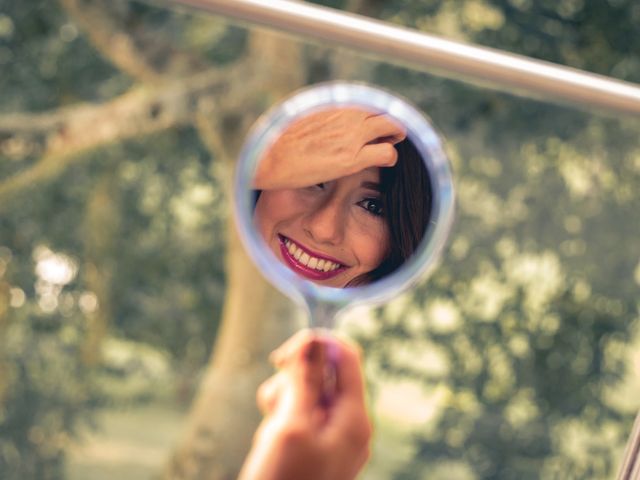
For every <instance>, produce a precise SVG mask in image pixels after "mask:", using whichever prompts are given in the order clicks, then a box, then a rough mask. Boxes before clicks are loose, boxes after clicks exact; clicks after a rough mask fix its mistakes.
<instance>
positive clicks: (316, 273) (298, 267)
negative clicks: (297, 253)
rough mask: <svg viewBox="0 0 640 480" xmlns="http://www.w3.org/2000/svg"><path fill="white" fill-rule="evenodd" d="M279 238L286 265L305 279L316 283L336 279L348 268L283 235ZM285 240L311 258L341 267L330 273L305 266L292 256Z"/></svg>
mask: <svg viewBox="0 0 640 480" xmlns="http://www.w3.org/2000/svg"><path fill="white" fill-rule="evenodd" d="M278 238H279V239H280V253H281V254H282V258H283V259H284V262H285V264H286V265H287V266H288V267H289V268H290V269H291V270H293V271H294V272H296V273H298V274H299V275H302V276H303V277H305V278H308V279H309V280H316V281H320V280H327V279H329V278H333V277H335V276H336V275H339V274H340V273H342V272H343V271H344V270H346V269H347V268H348V267H347V266H346V265H343V264H342V263H340V262H339V261H337V260H336V259H333V258H331V257H328V256H326V255H322V254H319V253H316V252H312V251H310V250H309V249H308V248H305V247H304V246H302V245H300V244H299V243H297V242H294V241H293V240H291V239H290V238H287V237H284V236H282V235H278ZM285 240H289V241H290V242H293V243H294V244H295V246H296V247H298V248H300V249H301V250H303V251H304V252H306V253H307V255H309V256H311V257H315V258H319V259H321V260H326V261H330V262H333V263H336V264H339V265H340V266H339V267H338V268H336V269H335V270H330V271H328V272H324V271H322V270H316V269H315V268H310V267H308V266H307V265H303V264H302V263H300V262H299V261H298V260H296V258H295V257H294V256H293V255H291V253H290V252H289V249H288V248H287V246H286V244H285Z"/></svg>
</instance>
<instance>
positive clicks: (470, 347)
mask: <svg viewBox="0 0 640 480" xmlns="http://www.w3.org/2000/svg"><path fill="white" fill-rule="evenodd" d="M313 3H318V4H323V5H327V6H330V7H334V8H339V9H344V10H348V11H352V12H357V13H361V14H364V15H367V16H370V17H374V18H378V19H383V20H386V21H389V22H392V23H395V24H399V25H406V26H409V27H412V28H416V29H419V30H422V31H425V32H428V33H434V34H439V35H443V36H446V37H448V38H453V39H458V40H463V41H470V42H475V43H478V44H481V45H486V46H491V47H495V48H499V49H502V50H506V51H511V52H516V53H520V54H524V55H528V56H532V57H535V58H540V59H545V60H549V61H553V62H557V63H561V64H564V65H569V66H573V67H578V68H581V69H586V70H588V71H592V72H596V73H601V74H605V75H610V76H613V77H615V78H619V79H623V80H627V81H631V82H640V35H638V32H639V31H640V3H638V2H637V1H636V0H608V1H607V0H589V1H587V0H562V1H556V0H554V1H551V0H549V1H547V0H540V1H535V2H534V1H531V0H448V1H443V0H392V1H380V0H326V1H318V2H313ZM392 60H393V59H381V58H372V57H370V56H366V55H362V54H359V53H357V52H353V51H349V50H345V49H340V48H335V47H332V46H327V45H321V44H318V43H314V42H312V41H308V40H306V39H304V38H298V37H292V36H287V35H283V34H279V33H277V32H272V31H269V30H265V29H259V28H255V27H253V26H249V25H242V24H237V23H229V21H228V20H226V19H224V18H221V17H216V16H207V15H202V14H195V13H193V12H189V11H183V10H170V9H168V8H164V7H161V6H151V5H148V4H143V3H137V2H133V1H126V0H110V1H105V0H60V1H58V2H54V1H50V0H22V1H20V2H16V1H12V0H0V478H2V479H3V480H18V479H19V480H29V479H72V480H76V479H107V478H109V479H111V478H122V479H125V480H126V479H143V478H166V479H189V480H205V479H206V480H214V479H215V480H217V479H231V478H235V476H236V474H237V471H238V469H239V466H240V465H241V463H242V459H243V458H244V455H245V454H246V452H247V449H248V447H249V445H250V439H251V434H252V432H253V430H254V428H255V426H256V424H257V422H258V421H259V415H258V412H257V411H256V409H255V406H254V395H255V389H256V386H257V385H258V384H259V382H260V381H262V380H263V379H264V378H266V377H267V376H268V375H269V374H270V373H271V370H270V367H269V366H268V363H267V361H266V355H267V353H268V352H269V351H270V350H271V349H272V348H274V347H275V346H277V345H278V344H279V343H281V342H282V341H283V340H284V339H285V338H287V337H288V336H289V335H290V334H291V333H292V332H293V331H295V329H296V328H298V327H299V326H300V325H302V324H303V323H304V319H303V318H302V316H301V314H300V312H299V311H297V310H296V308H295V307H293V306H292V305H291V304H290V302H289V301H288V300H286V299H284V298H283V297H282V296H280V294H278V293H277V292H275V291H273V289H272V288H271V287H269V286H268V285H267V284H266V283H265V282H264V281H263V280H262V278H261V277H260V275H259V274H258V273H257V272H256V271H255V270H254V269H253V267H252V265H251V264H250V262H248V260H247V259H246V257H245V256H244V254H243V252H242V249H241V247H240V246H239V244H238V239H237V238H236V236H235V233H234V230H233V227H232V222H231V220H230V218H229V217H230V214H229V189H230V178H231V175H232V172H233V166H234V162H235V158H236V156H237V153H238V150H239V147H240V145H241V143H242V141H243V138H244V136H245V134H246V133H247V130H248V128H249V126H250V125H251V123H252V122H253V121H255V119H256V118H257V117H258V116H259V115H260V113H262V112H264V111H265V110H266V109H267V108H268V107H269V106H271V105H273V104H274V103H275V102H277V101H278V100H279V99H281V98H283V97H284V96H286V95H287V94H289V93H291V92H292V91H294V90H295V89H296V88H299V87H301V86H304V85H309V84H312V83H315V82H319V81H324V80H334V79H346V80H359V81H366V82H370V83H373V84H376V85H379V86H383V87H386V88H388V89H390V90H392V91H394V92H396V93H398V94H401V95H403V96H405V97H406V98H408V99H409V100H410V101H412V102H413V103H414V104H416V105H417V106H418V107H419V108H420V109H421V110H423V111H424V112H425V113H427V114H428V115H429V116H430V117H431V119H432V120H433V122H434V123H435V124H436V125H437V126H438V128H439V129H440V131H441V132H442V133H443V135H444V136H445V137H446V138H447V139H448V151H449V153H450V155H451V159H452V163H453V168H454V174H455V183H456V186H457V195H458V212H457V214H458V217H457V222H456V225H455V229H454V233H453V237H452V240H451V243H450V247H449V248H448V250H447V253H446V255H445V256H444V258H443V260H442V262H441V265H440V266H439V268H438V269H437V271H436V273H435V275H434V276H432V277H431V278H430V279H429V280H428V281H425V282H423V283H422V284H420V285H418V286H416V288H414V289H413V290H412V291H410V292H408V293H407V294H405V295H402V296H401V297H399V298H397V299H394V300H393V301H392V302H390V303H389V304H387V305H385V306H382V307H379V308H377V309H374V310H368V309H365V308H359V309H357V310H356V311H353V312H351V314H349V315H348V316H347V317H346V318H345V319H344V321H343V323H342V325H341V330H342V331H343V332H344V333H346V334H348V335H350V336H352V337H353V338H355V339H356V340H357V341H358V342H359V343H360V344H361V345H362V346H363V348H364V352H365V361H366V374H367V382H368V384H369V390H370V406H371V413H372V416H373V419H374V423H375V425H376V439H375V446H374V454H373V458H372V460H371V463H370V465H369V467H368V468H367V470H366V471H365V472H364V473H363V474H362V476H361V478H362V479H366V480H377V479H380V480H382V479H389V478H394V479H405V480H409V479H425V480H480V479H504V480H507V479H513V480H515V479H517V480H528V479H538V478H540V479H562V480H570V479H587V478H588V479H605V478H613V477H614V476H615V473H616V469H617V468H618V464H619V462H620V460H621V457H622V453H623V448H624V444H625V441H626V438H627V435H628V434H629V431H630V428H631V424H632V421H633V416H634V414H635V411H636V410H637V409H638V407H640V380H639V379H640V350H639V349H638V346H639V342H640V336H639V332H638V316H639V314H638V311H639V305H640V295H639V289H640V241H639V240H638V239H639V238H640V213H639V212H640V145H639V143H638V138H639V136H640V121H639V120H638V119H637V118H631V117H619V118H618V117H617V116H616V115H612V114H603V113H599V112H591V111H589V110H588V109H583V110H577V109H575V108H572V107H568V106H560V105H555V104H552V103H548V102H545V101H539V100H530V99H525V98H521V97H516V96H512V95H508V94H505V93H501V92H498V91H495V90H493V89H491V88H487V87H490V86H487V85H483V86H481V85H473V84H471V83H468V82H467V81H465V80H464V79H458V80H450V79H443V78H441V77H438V76H436V75H435V74H434V73H433V72H428V71H424V70H419V69H416V68H414V67H415V66H412V65H396V64H393V63H390V62H392Z"/></svg>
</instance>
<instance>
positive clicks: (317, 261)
mask: <svg viewBox="0 0 640 480" xmlns="http://www.w3.org/2000/svg"><path fill="white" fill-rule="evenodd" d="M284 245H285V247H287V251H288V252H289V254H290V255H291V256H292V257H293V258H295V259H296V260H297V261H298V262H300V264H301V265H304V266H306V267H309V268H312V269H314V270H318V271H319V272H330V271H333V270H336V269H338V268H340V264H338V263H334V262H332V261H330V260H325V259H323V258H316V257H312V256H310V255H309V254H308V253H307V252H305V251H304V250H302V249H301V248H300V247H298V246H297V245H296V244H295V243H293V242H292V241H291V240H289V239H288V238H286V239H284Z"/></svg>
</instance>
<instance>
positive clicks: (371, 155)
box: [353, 143, 398, 173]
mask: <svg viewBox="0 0 640 480" xmlns="http://www.w3.org/2000/svg"><path fill="white" fill-rule="evenodd" d="M397 161H398V152H397V151H396V149H395V148H394V147H393V145H391V144H390V143H376V144H369V145H365V146H364V147H362V148H361V149H360V151H359V152H358V154H357V155H356V158H355V162H354V163H355V165H356V166H357V167H358V170H357V171H356V172H359V171H361V170H364V169H365V168H369V167H393V166H394V165H395V164H396V162H397ZM356 172H353V173H356Z"/></svg>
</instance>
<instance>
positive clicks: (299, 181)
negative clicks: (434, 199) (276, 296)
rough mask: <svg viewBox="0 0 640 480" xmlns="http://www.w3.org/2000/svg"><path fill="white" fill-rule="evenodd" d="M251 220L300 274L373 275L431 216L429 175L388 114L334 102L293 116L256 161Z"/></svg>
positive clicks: (322, 280)
mask: <svg viewBox="0 0 640 480" xmlns="http://www.w3.org/2000/svg"><path fill="white" fill-rule="evenodd" d="M254 187H255V188H256V189H257V190H258V196H257V201H256V205H255V211H254V221H255V224H256V227H257V229H258V231H259V232H260V234H261V235H262V237H263V239H264V240H265V242H266V243H267V245H268V246H269V248H270V250H271V251H272V252H273V253H274V254H275V256H276V257H277V258H278V259H279V260H280V261H281V262H282V263H284V264H285V265H286V266H288V267H289V268H290V269H291V270H293V271H294V272H296V273H297V274H299V275H300V276H302V277H304V278H307V279H309V280H312V281H314V282H316V283H318V284H321V285H324V286H329V287H337V288H344V287H349V286H356V285H363V284H367V283H371V282H372V281H375V280H377V279H379V278H381V277H383V276H385V275H387V274H389V273H392V272H393V271H395V270H396V269H397V268H398V267H400V266H401V265H402V264H403V262H404V261H405V260H407V259H408V258H409V257H410V256H411V255H412V254H413V252H414V251H415V250H416V248H417V246H418V244H419V243H420V241H421V239H422V236H423V235H424V232H425V230H426V227H427V223H428V221H429V215H430V209H431V194H430V183H429V178H428V175H427V172H426V169H425V167H424V163H423V161H422V159H421V158H420V155H419V154H418V152H417V151H416V149H415V147H414V145H413V143H412V142H411V140H410V139H408V138H407V137H406V131H405V129H404V128H403V127H402V126H401V125H399V124H398V123H397V122H395V121H393V120H392V119H390V118H389V117H388V116H386V115H382V114H375V113H372V112H370V111H367V110H364V109H360V108H332V109H327V110H323V111H320V112H315V113H313V114H311V115H308V116H306V117H303V118H302V119H299V120H298V121H296V122H294V123H293V124H291V125H290V126H289V127H288V128H287V129H286V130H285V131H284V133H283V134H282V135H280V136H279V138H278V139H277V140H276V141H275V142H274V143H273V145H272V146H271V148H270V149H269V150H268V151H267V153H266V154H265V155H264V156H263V158H262V159H261V160H260V163H259V165H258V168H257V173H256V177H255V180H254Z"/></svg>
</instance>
